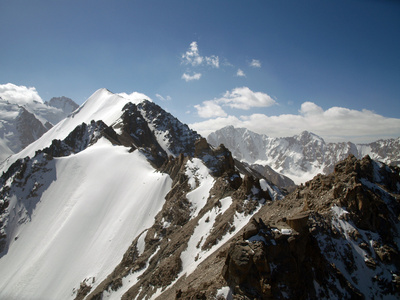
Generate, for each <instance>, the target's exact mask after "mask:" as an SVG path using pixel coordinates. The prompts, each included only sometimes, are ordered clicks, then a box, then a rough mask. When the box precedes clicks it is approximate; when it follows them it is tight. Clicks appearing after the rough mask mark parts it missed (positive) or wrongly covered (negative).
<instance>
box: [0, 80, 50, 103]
mask: <svg viewBox="0 0 400 300" xmlns="http://www.w3.org/2000/svg"><path fill="white" fill-rule="evenodd" d="M0 97H1V98H3V99H4V100H8V101H10V102H11V103H15V104H19V105H24V104H27V103H30V102H33V101H37V102H40V103H43V100H42V98H41V97H40V96H39V94H38V92H37V91H36V88H34V87H26V86H23V85H15V84H12V83H6V84H0Z"/></svg>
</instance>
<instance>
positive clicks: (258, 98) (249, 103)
mask: <svg viewBox="0 0 400 300" xmlns="http://www.w3.org/2000/svg"><path fill="white" fill-rule="evenodd" d="M214 101H216V102H217V103H222V104H223V105H226V106H229V107H231V108H238V109H245V110H247V109H250V108H251V107H268V106H271V105H274V104H276V102H275V100H274V99H272V98H271V97H270V96H269V95H267V94H265V93H262V92H253V91H252V90H250V89H249V88H248V87H240V88H235V89H233V90H232V91H230V92H229V91H227V92H226V93H225V94H224V96H223V97H222V98H220V99H216V100H214Z"/></svg>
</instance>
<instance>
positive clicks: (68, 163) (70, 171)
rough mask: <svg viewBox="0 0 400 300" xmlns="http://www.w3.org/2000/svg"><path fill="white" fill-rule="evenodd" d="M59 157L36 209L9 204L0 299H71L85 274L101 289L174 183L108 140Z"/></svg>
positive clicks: (0, 265) (0, 267)
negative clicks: (76, 152)
mask: <svg viewBox="0 0 400 300" xmlns="http://www.w3.org/2000/svg"><path fill="white" fill-rule="evenodd" d="M101 93H103V92H101ZM110 114H111V112H110ZM110 118H111V116H110ZM79 122H80V121H79ZM56 129H57V128H56ZM50 134H51V133H50ZM54 161H55V162H54V164H55V170H56V172H54V174H53V175H51V176H49V175H46V174H43V176H47V177H48V178H46V180H48V181H49V182H47V183H48V186H47V188H46V190H45V191H43V193H42V195H41V197H40V199H39V201H38V202H37V204H36V207H34V209H31V210H29V209H27V208H26V207H25V206H24V205H21V204H20V203H18V200H17V199H13V201H11V202H13V203H11V202H10V206H9V210H10V223H9V226H8V228H7V229H8V234H10V233H11V235H10V236H9V239H10V246H9V249H8V253H7V254H6V255H4V256H3V257H1V259H0V278H1V280H0V299H32V295H35V298H36V299H68V298H71V299H72V298H74V297H75V296H76V295H75V294H74V293H73V289H74V288H75V289H78V288H79V285H80V282H79V281H78V280H79V279H81V280H82V279H84V278H87V279H90V280H91V282H93V281H94V284H93V286H94V287H95V286H96V285H97V284H98V283H100V282H101V281H102V280H103V279H105V277H106V276H107V275H108V274H110V273H111V272H112V270H113V269H114V268H115V266H116V265H117V264H118V263H119V262H120V260H121V259H122V256H123V254H124V253H125V251H126V250H127V248H128V246H129V245H130V244H131V242H132V241H133V240H134V239H135V237H136V236H138V235H139V234H140V233H141V232H142V231H143V230H145V229H147V228H149V227H150V226H151V225H152V224H153V222H154V217H155V215H156V214H157V213H158V212H159V211H160V209H161V208H162V205H163V203H164V199H165V195H166V194H167V192H168V191H169V190H170V188H171V183H172V180H171V179H170V177H169V176H168V175H165V174H161V173H158V172H155V171H154V168H153V167H152V166H151V165H150V164H149V162H148V161H147V160H146V158H145V157H144V156H143V155H142V154H140V152H138V151H135V152H133V153H128V149H127V148H125V147H120V146H113V145H111V143H109V142H108V141H107V140H105V139H100V140H99V141H98V142H97V143H96V144H94V145H93V146H91V147H89V148H87V149H86V150H84V151H82V152H80V153H78V154H75V155H70V156H68V157H63V158H56V159H54ZM52 177H54V178H52ZM29 180H32V179H29ZM29 180H28V181H29ZM27 184H28V185H29V184H31V185H34V184H35V183H34V182H32V183H30V182H28V183H27ZM19 223H21V224H19ZM3 254H4V253H3ZM21 258H22V259H21ZM11 270H12V271H11Z"/></svg>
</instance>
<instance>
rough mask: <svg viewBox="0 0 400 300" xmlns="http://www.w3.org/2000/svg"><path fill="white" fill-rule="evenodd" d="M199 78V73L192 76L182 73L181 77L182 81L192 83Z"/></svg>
mask: <svg viewBox="0 0 400 300" xmlns="http://www.w3.org/2000/svg"><path fill="white" fill-rule="evenodd" d="M200 78H201V73H194V74H193V75H189V74H187V73H183V75H182V79H183V80H185V81H186V82H188V81H192V80H199V79H200Z"/></svg>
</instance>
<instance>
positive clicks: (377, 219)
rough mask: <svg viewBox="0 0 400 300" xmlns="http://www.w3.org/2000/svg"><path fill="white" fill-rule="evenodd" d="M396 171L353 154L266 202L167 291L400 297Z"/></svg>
mask: <svg viewBox="0 0 400 300" xmlns="http://www.w3.org/2000/svg"><path fill="white" fill-rule="evenodd" d="M399 171H400V170H399V168H398V167H388V166H386V165H384V164H382V163H377V162H375V161H373V160H371V159H370V158H369V157H368V156H367V157H364V158H363V159H361V160H357V159H356V158H355V157H354V156H349V157H348V158H347V159H346V160H344V161H342V162H340V163H338V164H337V165H336V166H335V170H334V172H333V173H332V174H330V175H319V176H317V177H315V178H314V179H313V180H311V181H308V182H307V183H306V184H305V185H301V186H299V187H298V188H297V189H296V190H295V191H294V192H293V193H291V194H290V195H288V196H287V197H285V198H284V199H283V200H280V201H269V202H267V204H266V205H264V206H263V207H262V208H261V209H260V210H259V211H258V212H257V213H256V214H255V215H254V216H253V217H252V219H251V220H250V222H249V223H248V224H247V225H246V226H245V227H244V228H243V229H242V230H241V231H240V232H239V233H238V234H236V235H235V236H234V237H233V238H232V239H231V240H230V241H229V242H228V243H226V244H225V245H224V246H223V247H221V248H220V249H219V251H217V252H216V253H214V254H213V255H212V256H211V257H210V258H209V259H208V260H206V261H205V262H204V263H202V264H201V265H199V267H198V269H197V270H196V272H194V273H193V274H191V275H190V276H189V277H188V278H187V279H186V280H185V281H181V282H179V281H178V282H177V283H176V285H175V289H174V290H171V291H170V292H166V293H165V294H164V296H165V295H169V297H170V299H173V298H174V297H176V299H225V298H226V297H228V298H229V297H230V298H229V299H398V298H399V297H400V276H399V274H400V273H399V272H400V255H399V246H400V239H399V233H400V223H399V217H400V177H399ZM219 296H220V298H218V297H219ZM228 298H227V299H228ZM160 299H164V298H160Z"/></svg>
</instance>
